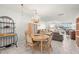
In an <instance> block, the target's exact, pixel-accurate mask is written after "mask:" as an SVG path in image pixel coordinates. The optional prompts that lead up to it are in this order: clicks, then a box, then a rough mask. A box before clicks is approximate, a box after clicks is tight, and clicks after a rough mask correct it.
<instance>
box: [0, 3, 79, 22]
mask: <svg viewBox="0 0 79 59" xmlns="http://www.w3.org/2000/svg"><path fill="white" fill-rule="evenodd" d="M0 7H5V8H8V9H11V10H13V11H17V12H21V11H23V14H24V15H26V16H32V15H33V10H35V9H36V10H37V12H38V14H39V16H40V18H41V19H42V20H44V21H49V20H50V22H51V21H52V20H55V21H56V20H57V21H67V20H68V21H72V20H73V21H74V20H75V18H76V17H77V16H78V15H79V5H78V4H24V5H23V7H22V6H21V5H20V4H18V5H17V4H12V5H9V4H7V5H6V4H5V5H0Z"/></svg>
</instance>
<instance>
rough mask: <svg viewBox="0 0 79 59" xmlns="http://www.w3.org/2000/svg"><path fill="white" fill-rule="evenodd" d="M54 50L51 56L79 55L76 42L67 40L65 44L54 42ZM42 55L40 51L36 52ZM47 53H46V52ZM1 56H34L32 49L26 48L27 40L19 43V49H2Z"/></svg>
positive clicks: (14, 47) (13, 47)
mask: <svg viewBox="0 0 79 59" xmlns="http://www.w3.org/2000/svg"><path fill="white" fill-rule="evenodd" d="M52 47H53V50H52V51H51V54H78V53H79V47H77V45H76V42H75V40H71V39H70V38H67V39H66V38H65V39H64V40H63V42H59V41H53V40H52ZM34 53H35V54H40V51H36V52H34ZM45 53H46V52H45ZM0 54H32V50H31V49H30V48H26V43H25V40H23V39H21V40H19V41H18V47H16V46H11V47H9V48H0Z"/></svg>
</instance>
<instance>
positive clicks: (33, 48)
mask: <svg viewBox="0 0 79 59" xmlns="http://www.w3.org/2000/svg"><path fill="white" fill-rule="evenodd" d="M32 53H33V54H34V46H32Z"/></svg>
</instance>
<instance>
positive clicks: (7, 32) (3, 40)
mask: <svg viewBox="0 0 79 59" xmlns="http://www.w3.org/2000/svg"><path fill="white" fill-rule="evenodd" d="M17 40H18V37H17V34H16V33H15V23H14V21H13V19H12V18H10V17H8V16H0V48H2V47H8V46H11V45H13V44H14V45H16V46H17Z"/></svg>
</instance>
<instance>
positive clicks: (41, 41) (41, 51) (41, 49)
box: [41, 41, 43, 53]
mask: <svg viewBox="0 0 79 59" xmlns="http://www.w3.org/2000/svg"><path fill="white" fill-rule="evenodd" d="M42 44H43V42H42V41H41V53H42Z"/></svg>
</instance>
